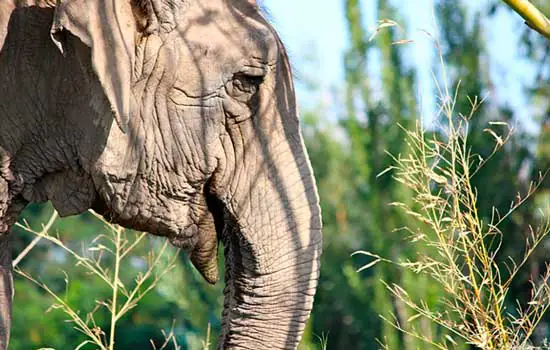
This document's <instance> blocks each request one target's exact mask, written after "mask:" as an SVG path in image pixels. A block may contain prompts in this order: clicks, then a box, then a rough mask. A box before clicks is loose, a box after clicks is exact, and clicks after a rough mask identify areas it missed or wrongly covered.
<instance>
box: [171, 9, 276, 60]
mask: <svg viewBox="0 0 550 350" xmlns="http://www.w3.org/2000/svg"><path fill="white" fill-rule="evenodd" d="M178 31H179V35H180V37H181V38H182V40H183V44H184V45H186V46H187V47H188V49H189V50H190V51H191V52H192V56H193V57H195V59H198V58H203V59H205V60H206V61H207V62H208V58H211V59H212V60H216V61H217V62H219V63H220V64H222V65H231V64H239V62H241V61H243V60H252V59H256V60H257V59H260V60H261V61H264V62H266V63H272V62H273V61H275V60H276V59H277V56H278V45H277V40H276V37H275V34H274V33H273V32H272V30H271V27H270V26H269V25H268V23H267V22H266V21H265V19H264V18H263V16H261V14H260V13H259V12H258V10H257V9H256V8H255V7H251V6H250V4H248V3H247V1H244V0H236V1H224V0H211V1H204V2H195V3H194V6H191V8H189V9H188V10H187V11H186V12H185V15H184V18H183V21H182V22H181V23H180V24H179V25H178ZM208 63H209V64H210V62H208Z"/></svg>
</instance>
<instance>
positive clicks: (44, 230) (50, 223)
mask: <svg viewBox="0 0 550 350" xmlns="http://www.w3.org/2000/svg"><path fill="white" fill-rule="evenodd" d="M58 217H59V215H58V214H57V210H55V209H54V211H53V213H52V216H51V217H50V220H49V221H48V223H47V224H46V226H44V227H43V228H42V232H41V233H40V235H37V236H36V237H35V238H34V239H33V240H32V242H31V243H30V244H29V245H28V246H27V247H25V249H23V251H22V252H21V253H20V254H19V255H18V256H17V258H15V260H13V267H16V266H17V265H18V264H19V263H20V262H21V260H22V259H23V258H24V257H25V256H26V255H27V254H29V252H30V251H31V250H32V248H34V246H36V245H37V244H38V242H39V241H40V240H41V239H42V236H43V235H46V234H48V231H49V230H50V229H51V228H52V226H53V224H54V223H55V220H57V218H58Z"/></svg>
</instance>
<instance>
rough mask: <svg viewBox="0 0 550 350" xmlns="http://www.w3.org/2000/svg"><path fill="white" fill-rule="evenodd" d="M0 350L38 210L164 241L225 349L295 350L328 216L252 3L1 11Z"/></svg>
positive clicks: (168, 0) (97, 3)
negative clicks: (14, 261) (209, 306)
mask: <svg viewBox="0 0 550 350" xmlns="http://www.w3.org/2000/svg"><path fill="white" fill-rule="evenodd" d="M0 48H1V51H0V349H3V348H6V347H7V342H8V336H9V327H10V320H11V315H10V314H11V311H10V310H11V301H12V295H13V293H12V276H11V274H12V272H11V252H10V250H9V246H8V245H9V240H8V238H7V237H8V236H7V232H8V231H9V229H10V227H11V226H12V225H13V223H14V222H15V220H16V218H17V215H18V214H19V213H20V212H21V210H22V209H23V208H24V207H25V206H26V205H27V204H28V203H30V202H44V201H47V200H51V201H52V202H53V204H54V206H55V207H56V208H57V210H58V211H59V213H60V214H61V215H63V216H67V215H73V214H78V213H82V212H84V211H85V210H87V209H89V208H92V209H94V210H95V211H97V212H99V213H102V214H103V215H104V216H106V217H108V218H109V219H110V220H112V221H113V222H115V223H119V224H121V225H124V226H126V227H129V228H133V229H138V230H144V231H147V232H150V233H152V234H155V235H159V236H164V237H167V239H169V240H170V241H171V242H172V243H173V244H174V245H176V246H179V247H183V248H184V249H185V250H186V251H187V252H188V253H189V254H190V257H191V260H192V262H193V263H194V265H195V266H196V267H197V269H198V270H199V271H200V272H201V273H202V275H203V276H204V277H205V279H206V280H207V281H209V282H211V283H215V282H216V281H217V279H218V267H217V261H216V256H217V247H218V240H220V241H222V243H223V246H224V249H225V265H226V275H225V283H226V286H225V290H224V293H225V303H224V311H223V315H222V317H223V331H222V334H221V337H220V339H219V345H218V346H219V348H224V349H255V350H257V349H279V348H285V349H286V348H288V349H292V348H295V347H296V346H297V344H298V342H299V340H300V337H301V334H302V331H303V328H304V325H305V322H306V320H307V318H308V316H309V313H310V310H311V307H312V302H313V296H314V293H315V289H316V285H317V278H318V273H319V258H320V254H321V218H320V209H319V205H318V196H317V191H316V188H315V184H314V180H313V177H312V171H311V167H310V164H309V160H308V157H307V154H306V151H305V148H304V144H303V140H302V137H301V135H300V129H299V124H298V117H297V109H296V102H295V95H294V88H293V85H292V76H291V72H290V67H289V63H288V59H287V57H286V54H285V52H284V48H283V46H282V44H281V42H280V41H279V39H278V38H277V35H276V34H275V32H274V30H273V29H272V27H270V26H269V24H267V22H266V20H265V19H264V18H263V17H262V15H261V14H260V12H259V10H258V8H257V5H256V3H255V2H254V1H253V0H200V1H199V0H132V1H129V0H63V1H61V2H59V3H58V4H57V6H56V4H55V3H54V1H53V0H26V1H25V0H2V1H0Z"/></svg>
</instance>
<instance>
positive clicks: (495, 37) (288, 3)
mask: <svg viewBox="0 0 550 350" xmlns="http://www.w3.org/2000/svg"><path fill="white" fill-rule="evenodd" d="M263 2H264V4H265V5H266V7H267V8H268V9H269V12H270V14H271V17H272V20H273V22H274V24H275V27H276V28H277V30H278V31H279V33H280V35H281V37H282V38H283V41H284V42H285V44H286V46H287V49H288V51H289V52H290V55H291V59H292V61H293V65H294V66H295V70H296V71H297V72H298V76H300V75H305V76H311V75H315V76H314V77H313V78H316V79H317V80H318V81H320V82H322V83H323V84H322V89H325V90H328V89H329V88H330V87H331V86H334V85H338V84H340V83H341V81H342V78H343V69H342V54H343V52H344V51H345V49H346V46H347V41H348V40H347V33H346V27H345V20H344V13H343V10H344V7H343V3H344V1H343V0H264V1H263ZM412 3H414V6H410V5H411V4H412ZM468 3H469V5H468V6H469V8H470V9H471V10H474V9H476V8H482V7H483V6H485V5H486V4H487V0H479V1H475V2H474V1H471V2H468ZM361 4H362V6H363V8H364V11H363V13H364V15H365V17H366V18H365V27H366V28H367V29H370V30H373V29H374V27H375V24H376V20H377V18H375V11H374V8H373V5H374V1H373V0H364V1H362V2H361ZM394 4H396V5H400V7H401V8H403V9H407V11H408V14H407V16H406V18H405V19H406V25H407V27H408V28H409V29H411V30H410V33H409V34H408V38H409V39H412V40H414V44H411V45H412V50H411V51H412V57H411V60H410V64H413V65H415V66H416V67H417V68H418V74H419V77H420V80H419V91H418V95H419V97H420V99H421V101H422V105H423V113H424V114H431V111H433V110H434V102H433V100H432V99H433V97H432V96H433V95H434V92H433V83H432V69H433V67H434V45H433V43H431V42H430V40H429V39H428V37H427V36H426V35H425V34H423V33H422V32H421V31H420V30H419V29H425V30H427V31H429V32H430V33H434V34H436V33H437V27H436V25H435V24H434V19H433V8H434V7H433V0H395V1H394ZM407 5H408V6H407ZM522 27H523V21H522V20H521V19H520V18H519V17H517V16H515V15H512V14H510V13H508V12H505V11H502V10H501V11H499V12H497V15H496V16H495V17H494V18H493V19H491V20H490V21H487V22H485V23H484V28H485V32H484V39H485V40H486V42H487V46H488V48H489V52H490V53H491V57H490V64H489V67H490V71H491V77H492V79H493V80H494V83H495V85H496V86H497V94H496V95H494V96H489V99H491V98H494V99H497V100H498V101H499V102H501V103H502V102H506V103H508V104H509V105H510V106H511V107H513V108H514V109H515V110H516V111H517V112H518V118H519V119H523V120H524V119H526V118H525V117H526V116H527V115H528V114H529V113H528V111H527V110H526V103H527V101H525V100H524V99H523V97H522V94H521V91H522V90H521V89H522V86H524V85H525V84H527V83H529V82H530V81H531V79H532V76H533V69H532V68H531V67H530V66H529V65H528V63H526V62H525V61H523V60H521V59H520V58H519V53H520V52H519V47H518V35H517V34H516V33H517V32H520V29H521V28H522ZM311 55H314V62H313V63H312V62H311V59H309V60H308V59H306V58H307V57H308V56H311ZM298 94H299V96H298V97H299V99H300V100H301V103H302V105H304V104H305V105H308V102H309V101H306V100H307V99H309V98H310V96H309V95H308V94H307V92H306V91H303V90H302V91H300V90H299V91H298Z"/></svg>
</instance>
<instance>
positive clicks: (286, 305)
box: [219, 113, 322, 350]
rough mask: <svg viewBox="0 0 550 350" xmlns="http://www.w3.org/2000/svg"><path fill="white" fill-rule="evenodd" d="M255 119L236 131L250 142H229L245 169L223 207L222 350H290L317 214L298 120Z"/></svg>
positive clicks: (318, 242) (316, 260) (315, 248)
mask: <svg viewBox="0 0 550 350" xmlns="http://www.w3.org/2000/svg"><path fill="white" fill-rule="evenodd" d="M260 115H262V116H263V118H258V120H256V121H254V122H253V123H250V124H246V123H243V124H239V125H236V126H235V128H236V129H238V133H239V134H241V135H245V136H244V137H243V139H245V140H249V142H248V143H247V144H246V145H242V146H243V147H242V148H241V146H240V145H239V143H238V139H240V138H237V137H236V138H234V139H233V144H232V146H233V147H234V149H235V150H237V154H236V158H235V160H234V161H235V163H236V164H243V166H242V167H243V168H241V169H239V167H238V166H237V171H236V173H234V174H233V175H232V177H233V178H234V181H233V182H232V184H231V185H230V188H231V191H230V193H229V194H228V195H227V196H226V200H225V201H224V200H222V202H224V204H223V209H224V214H223V216H224V219H225V220H224V223H225V227H224V229H223V234H222V237H221V238H222V240H223V243H224V247H225V266H226V276H225V282H226V286H225V291H224V292H225V302H224V311H223V320H222V323H223V324H222V334H221V336H220V342H219V347H220V348H222V349H237V348H238V349H258V350H259V349H295V348H296V347H297V345H298V343H299V341H300V338H301V335H302V333H303V330H304V327H305V324H306V321H307V319H308V317H309V314H310V311H311V308H312V304H313V298H314V294H315V290H316V287H317V280H318V277H319V268H320V255H321V249H322V248H321V246H322V236H321V213H320V208H319V199H318V195H317V189H316V186H315V182H314V179H313V175H312V170H311V166H310V163H309V160H308V158H307V154H306V150H305V147H304V144H303V140H302V138H301V136H300V131H299V125H298V119H297V118H296V116H295V115H291V117H287V120H284V119H282V118H281V117H279V116H280V115H281V113H276V115H277V117H278V118H276V119H275V120H274V119H273V118H269V116H267V117H266V113H264V114H260ZM270 120H271V121H273V120H274V121H273V123H271V122H267V121H270ZM281 121H282V123H281ZM239 149H241V150H242V152H241V151H239Z"/></svg>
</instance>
